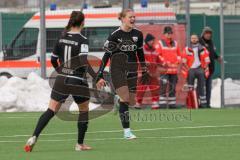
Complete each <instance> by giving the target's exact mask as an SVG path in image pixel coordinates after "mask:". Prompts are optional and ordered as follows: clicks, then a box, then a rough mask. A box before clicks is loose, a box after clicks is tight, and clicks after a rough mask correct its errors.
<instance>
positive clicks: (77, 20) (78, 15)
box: [63, 11, 85, 35]
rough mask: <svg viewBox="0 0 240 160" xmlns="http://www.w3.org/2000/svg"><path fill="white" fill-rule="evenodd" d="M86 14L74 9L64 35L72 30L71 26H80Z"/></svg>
mask: <svg viewBox="0 0 240 160" xmlns="http://www.w3.org/2000/svg"><path fill="white" fill-rule="evenodd" d="M84 19H85V16H84V14H83V13H82V12H81V11H72V13H71V16H70V19H69V21H68V24H67V26H66V27H65V29H64V31H63V35H65V34H66V33H67V32H69V31H70V29H71V27H80V26H81V25H82V24H83V23H84Z"/></svg>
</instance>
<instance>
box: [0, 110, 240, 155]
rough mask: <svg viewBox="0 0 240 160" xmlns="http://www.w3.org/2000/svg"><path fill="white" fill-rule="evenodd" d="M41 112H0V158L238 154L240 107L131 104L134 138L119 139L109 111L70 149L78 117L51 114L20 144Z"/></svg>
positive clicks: (239, 152) (115, 124) (118, 124)
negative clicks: (81, 144)
mask: <svg viewBox="0 0 240 160" xmlns="http://www.w3.org/2000/svg"><path fill="white" fill-rule="evenodd" d="M40 114H41V113H0V160H123V159H124V160H214V159H217V160H226V159H231V160H239V159H240V151H239V148H240V109H211V110H210V109H204V110H191V111H189V110H184V109H181V110H157V111H151V110H142V111H136V110H132V111H131V114H132V119H131V121H132V129H133V130H135V131H134V133H135V134H136V136H137V137H138V139H136V140H132V141H127V140H124V139H122V137H123V133H122V131H121V126H120V123H119V119H118V116H117V115H114V114H113V112H110V113H108V114H107V115H104V116H102V117H100V118H97V119H94V120H91V122H90V124H89V130H88V131H89V133H87V135H86V141H85V142H86V143H87V144H89V145H90V146H92V147H93V150H92V151H87V152H77V151H74V146H75V144H76V137H77V135H76V132H77V124H76V122H73V121H72V122H67V121H62V120H60V119H58V118H57V117H55V118H54V119H52V121H51V122H50V123H49V125H48V126H47V128H45V130H44V131H43V135H41V136H40V138H39V140H38V143H37V144H36V146H35V148H34V150H33V152H31V153H25V152H24V151H23V146H24V144H25V142H26V140H27V138H29V136H28V135H30V134H31V133H32V131H33V129H34V127H35V124H36V121H37V120H38V118H39V115H40Z"/></svg>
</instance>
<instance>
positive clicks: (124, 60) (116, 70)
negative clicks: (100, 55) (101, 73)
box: [110, 54, 138, 93]
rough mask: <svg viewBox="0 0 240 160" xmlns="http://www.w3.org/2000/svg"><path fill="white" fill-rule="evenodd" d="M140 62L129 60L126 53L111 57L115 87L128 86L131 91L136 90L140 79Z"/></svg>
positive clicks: (112, 77) (111, 69) (111, 71)
mask: <svg viewBox="0 0 240 160" xmlns="http://www.w3.org/2000/svg"><path fill="white" fill-rule="evenodd" d="M137 70H138V64H137V63H136V62H128V57H127V56H126V55H124V54H122V55H121V54H120V55H118V56H114V58H112V59H111V66H110V73H111V79H112V84H113V87H114V89H115V90H116V89H118V88H120V87H123V86H128V88H129V92H133V93H134V92H136V86H137V79H138V73H137Z"/></svg>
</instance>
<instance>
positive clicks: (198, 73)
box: [187, 67, 207, 107]
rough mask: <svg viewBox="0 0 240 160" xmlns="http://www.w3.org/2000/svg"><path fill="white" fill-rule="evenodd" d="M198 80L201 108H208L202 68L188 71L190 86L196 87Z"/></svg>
mask: <svg viewBox="0 0 240 160" xmlns="http://www.w3.org/2000/svg"><path fill="white" fill-rule="evenodd" d="M195 79H197V93H198V96H199V100H200V107H206V105H207V101H206V93H205V81H206V79H205V73H204V70H203V69H202V68H201V67H198V68H192V69H190V70H189V71H188V78H187V81H188V84H189V85H194V81H195Z"/></svg>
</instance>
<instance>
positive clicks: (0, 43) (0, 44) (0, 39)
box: [0, 13, 3, 52]
mask: <svg viewBox="0 0 240 160" xmlns="http://www.w3.org/2000/svg"><path fill="white" fill-rule="evenodd" d="M2 22H3V20H2V13H0V52H2V50H3V36H2V33H3V29H2Z"/></svg>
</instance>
